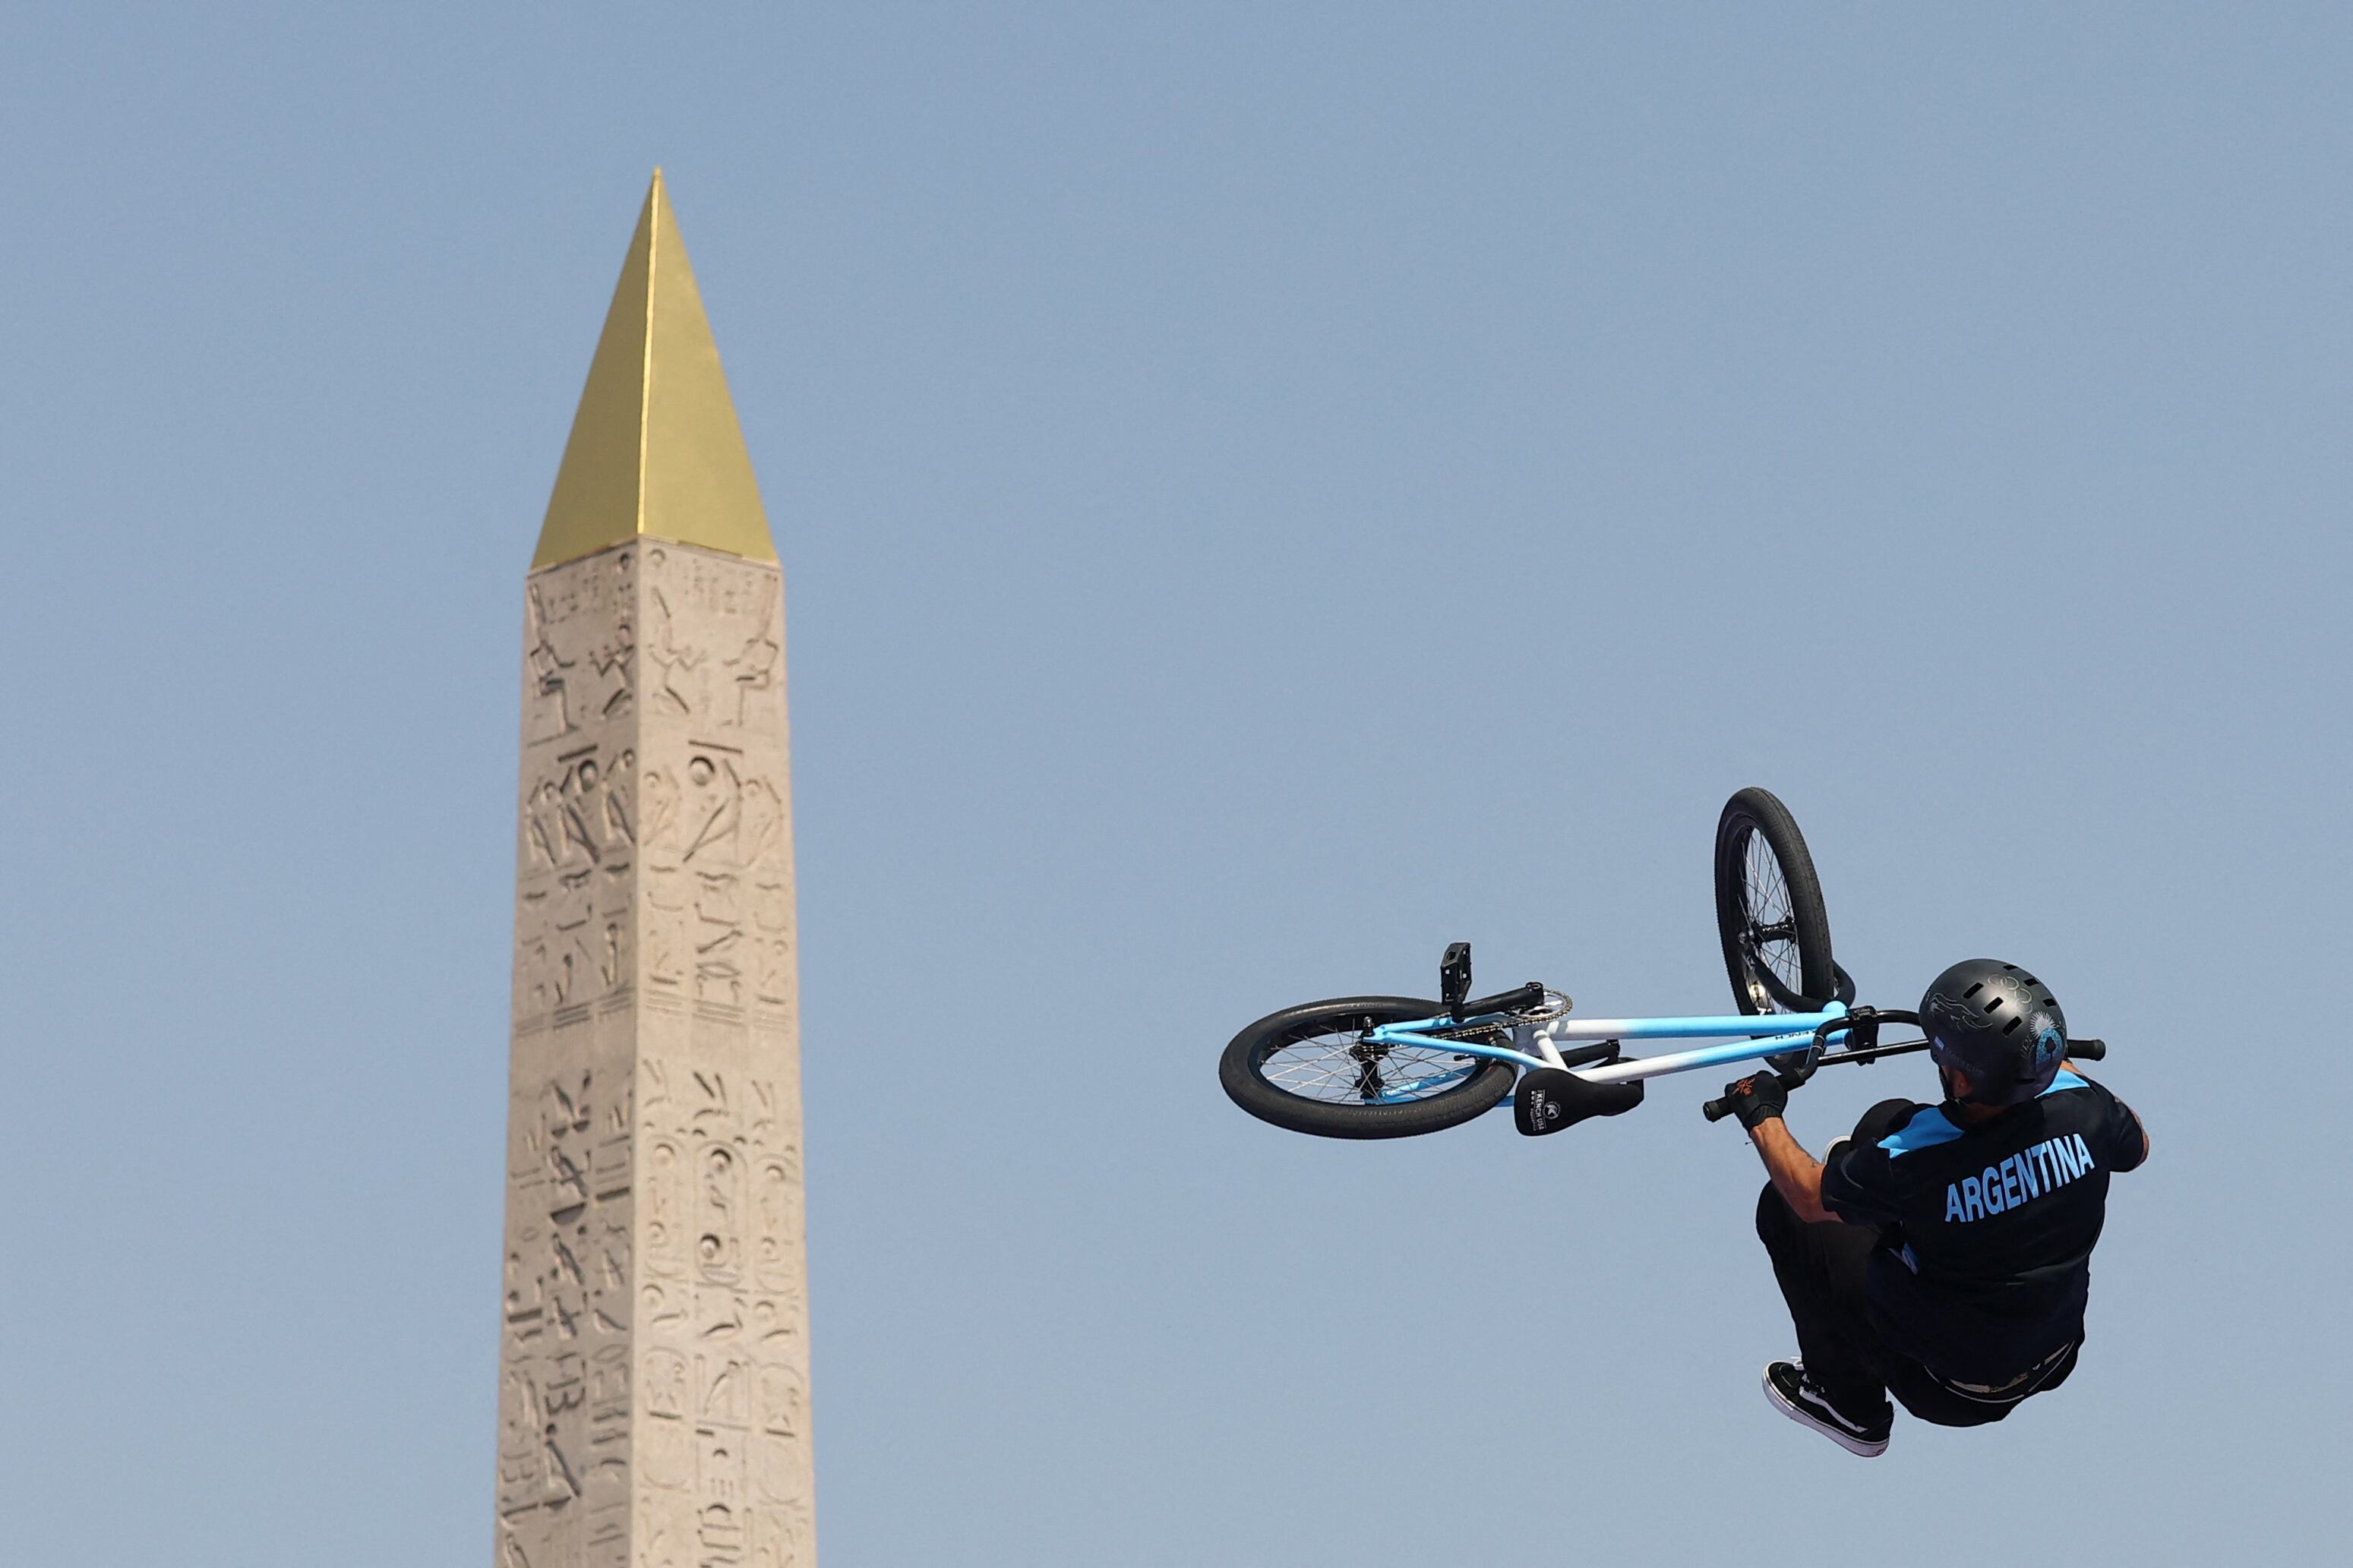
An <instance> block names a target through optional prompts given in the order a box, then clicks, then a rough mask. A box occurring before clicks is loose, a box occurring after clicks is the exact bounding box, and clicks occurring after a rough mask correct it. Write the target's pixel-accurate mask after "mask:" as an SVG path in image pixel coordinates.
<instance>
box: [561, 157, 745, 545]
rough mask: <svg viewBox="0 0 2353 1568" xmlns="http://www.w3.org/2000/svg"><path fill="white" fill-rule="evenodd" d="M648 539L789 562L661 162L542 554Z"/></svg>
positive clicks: (575, 428)
mask: <svg viewBox="0 0 2353 1568" xmlns="http://www.w3.org/2000/svg"><path fill="white" fill-rule="evenodd" d="M640 534H644V535H649V536H651V537H653V538H656V539H669V540H675V541H677V542H680V543H681V544H699V545H702V546H703V547H704V548H706V549H710V550H723V551H725V552H727V553H729V554H730V555H742V556H747V557H749V558H750V559H752V560H754V561H774V560H775V559H776V542H774V541H773V540H772V539H770V538H769V536H768V517H767V513H766V512H765V510H762V508H761V506H760V489H759V486H758V485H757V484H756V483H755V482H754V480H753V478H752V459H751V457H750V455H749V454H747V453H746V452H745V451H744V431H743V427H742V426H739V425H738V424H737V423H736V422H735V402H734V400H733V398H731V397H729V396H728V395H727V377H726V376H725V375H724V374H723V373H722V372H721V371H720V368H719V349H718V346H717V345H716V344H714V343H713V342H712V341H711V322H710V320H709V319H708V318H707V317H705V316H704V315H703V313H702V294H701V292H700V291H698V290H697V289H696V288H695V286H694V270H693V268H691V267H689V266H688V265H687V260H686V245H685V242H684V241H682V240H681V239H680V238H679V237H678V219H677V218H676V217H675V216H672V214H671V212H670V196H669V194H668V193H667V192H666V191H664V190H663V189H662V177H661V171H660V170H659V169H657V170H655V171H654V182H653V186H652V188H651V189H650V190H649V191H647V193H646V205H645V210H644V211H643V212H642V213H640V214H638V232H637V234H636V235H635V236H634V237H632V238H631V239H630V241H629V254H628V259H626V260H624V261H623V262H622V263H621V281H620V284H619V286H618V287H617V288H616V289H614V290H613V305H612V309H611V310H607V312H606V314H605V331H604V335H603V336H602V337H600V338H598V339H597V340H596V358H595V359H594V360H592V361H590V362H589V365H588V384H587V385H586V387H584V388H583V389H582V390H581V393H580V411H579V412H578V413H576V414H575V415H574V416H572V436H571V438H570V439H568V440H566V441H565V444H564V465H563V467H561V468H558V469H557V470H556V474H555V493H554V495H552V496H550V497H549V498H548V501H547V521H545V522H543V523H542V524H541V525H540V530H539V549H538V550H537V552H534V553H533V556H532V558H531V563H532V566H533V569H534V570H536V569H537V568H539V567H542V566H552V565H554V564H555V563H558V562H561V561H576V560H578V559H579V558H580V557H581V556H583V555H587V554H591V553H593V552H596V551H599V550H602V549H604V548H605V547H606V546H607V545H612V544H618V543H620V542H623V541H625V540H628V539H632V538H635V537H637V536H638V535H640Z"/></svg>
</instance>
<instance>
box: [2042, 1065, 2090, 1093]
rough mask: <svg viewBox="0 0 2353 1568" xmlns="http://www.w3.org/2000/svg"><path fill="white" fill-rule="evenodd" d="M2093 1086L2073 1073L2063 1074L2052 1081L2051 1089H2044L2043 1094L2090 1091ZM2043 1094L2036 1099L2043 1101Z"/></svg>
mask: <svg viewBox="0 0 2353 1568" xmlns="http://www.w3.org/2000/svg"><path fill="white" fill-rule="evenodd" d="M2091 1087H2092V1086H2091V1085H2090V1084H2088V1083H2085V1082H2084V1080H2083V1079H2080V1078H2077V1077H2076V1076H2075V1075H2074V1074H2073V1073H2071V1072H2063V1073H2061V1074H2060V1075H2059V1076H2058V1077H2057V1078H2054V1079H2052V1080H2051V1087H2050V1088H2049V1089H2044V1090H2043V1091H2042V1094H2056V1093H2058V1092H2059V1091H2060V1090H2061V1089H2089V1088H2091ZM2042 1094H2038V1095H2036V1096H2035V1097H2034V1098H2035V1099H2037V1100H2041V1099H2042Z"/></svg>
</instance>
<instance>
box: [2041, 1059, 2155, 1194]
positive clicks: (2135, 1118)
mask: <svg viewBox="0 0 2353 1568" xmlns="http://www.w3.org/2000/svg"><path fill="white" fill-rule="evenodd" d="M2059 1070H2060V1071H2061V1072H2071V1073H2073V1074H2074V1075H2075V1076H2076V1077H2077V1078H2080V1079H2084V1082H2085V1083H2090V1082H2091V1081H2092V1080H2091V1079H2090V1078H2088V1077H2086V1076H2085V1074H2084V1069H2083V1068H2080V1067H2077V1066H2076V1065H2075V1062H2074V1059H2073V1058H2068V1059H2067V1060H2065V1061H2063V1062H2061V1063H2060V1064H2059ZM2103 1092H2105V1091H2103ZM2107 1099H2108V1101H2109V1103H2110V1104H2112V1105H2114V1106H2115V1107H2116V1110H2120V1111H2122V1112H2123V1113H2124V1119H2125V1121H2127V1122H2129V1123H2131V1131H2132V1132H2137V1133H2139V1134H2140V1159H2138V1160H2136V1159H2134V1158H2133V1157H2132V1156H2131V1155H2130V1154H2129V1153H2126V1152H2118V1153H2117V1154H2116V1156H2115V1158H2116V1163H2117V1169H2119V1170H2126V1171H2131V1170H2137V1169H2138V1168H2139V1166H2140V1164H2141V1162H2142V1161H2144V1160H2147V1158H2148V1126H2147V1123H2145V1122H2144V1121H2141V1119H2140V1112H2139V1111H2137V1110H2134V1109H2133V1108H2132V1107H2131V1106H2129V1105H2126V1103H2125V1102H2124V1101H2123V1100H2118V1099H2116V1096H2115V1095H2113V1094H2111V1095H2108V1096H2107ZM2131 1147H2132V1142H2131V1133H2129V1132H2128V1133H2126V1139H2125V1148H2126V1150H2129V1149H2130V1148H2131Z"/></svg>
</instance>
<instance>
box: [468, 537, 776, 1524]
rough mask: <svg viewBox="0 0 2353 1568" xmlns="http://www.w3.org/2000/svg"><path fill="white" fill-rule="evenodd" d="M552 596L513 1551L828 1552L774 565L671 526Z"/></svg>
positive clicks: (522, 1175)
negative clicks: (815, 1489)
mask: <svg viewBox="0 0 2353 1568" xmlns="http://www.w3.org/2000/svg"><path fill="white" fill-rule="evenodd" d="M526 601H527V602H526V608H525V616H526V620H525V633H524V656H523V671H522V677H523V766H522V790H521V809H520V813H519V817H518V828H519V841H518V846H517V867H518V884H517V897H516V921H515V938H516V945H515V989H514V1058H513V1076H512V1101H511V1108H510V1124H511V1136H510V1148H511V1159H510V1162H509V1169H508V1205H507V1265H506V1275H507V1279H506V1311H505V1340H504V1346H503V1352H502V1356H501V1392H500V1424H501V1431H500V1443H499V1510H500V1528H499V1552H500V1556H499V1562H500V1563H501V1568H559V1565H560V1568H788V1565H790V1568H807V1564H809V1563H812V1562H813V1561H814V1555H813V1554H814V1547H813V1537H812V1533H811V1531H812V1525H811V1517H810V1489H809V1482H810V1476H811V1464H810V1449H809V1437H808V1405H807V1388H808V1345H807V1296H806V1273H805V1266H804V1262H803V1258H804V1254H803V1247H802V1236H801V1215H802V1197H801V1163H800V1101H799V1056H798V1026H797V1005H796V1004H797V985H796V979H795V971H796V965H795V953H794V945H793V873H792V825H791V815H790V811H791V808H790V794H789V789H788V785H787V779H788V776H789V754H788V748H787V740H786V723H785V689H784V667H783V654H784V648H783V641H782V629H783V628H782V615H781V593H780V584H779V580H778V577H777V574H776V568H775V567H773V566H770V565H765V564H764V563H754V562H748V561H743V560H739V559H736V558H734V557H731V556H724V555H719V554H715V553H713V552H706V551H701V550H697V549H693V548H691V547H686V546H675V545H665V544H657V543H654V542H639V543H636V544H632V545H628V546H620V547H616V548H614V549H611V550H607V551H605V552H600V553H598V554H596V555H592V556H588V557H586V558H584V559H582V560H579V561H575V562H571V563H565V564H562V565H558V566H552V567H549V568H546V569H544V570H543V571H541V572H539V573H536V574H533V577H532V579H531V581H530V584H529V591H528V593H527V595H526ZM637 626H645V627H647V628H648V635H647V638H646V643H645V647H644V653H645V656H646V659H645V665H644V680H645V683H646V685H645V689H643V690H640V689H638V687H637V686H636V685H635V684H634V683H635V681H636V680H637V679H638V668H639V667H638V662H637V654H638V644H637V641H636V637H635V633H634V628H635V627H637Z"/></svg>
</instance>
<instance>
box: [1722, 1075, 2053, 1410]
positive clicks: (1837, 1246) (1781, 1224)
mask: <svg viewBox="0 0 2353 1568" xmlns="http://www.w3.org/2000/svg"><path fill="white" fill-rule="evenodd" d="M1911 1105H1912V1102H1911V1101H1910V1100H1882V1101H1881V1102H1880V1103H1879V1104H1877V1105H1874V1106H1873V1107H1872V1108H1871V1109H1870V1110H1866V1111H1864V1112H1863V1114H1862V1121H1858V1122H1857V1123H1855V1129H1854V1137H1855V1139H1856V1141H1857V1142H1862V1141H1864V1140H1869V1141H1871V1142H1877V1141H1879V1140H1880V1139H1882V1138H1884V1137H1886V1136H1887V1134H1888V1133H1889V1132H1890V1131H1892V1130H1893V1129H1894V1123H1895V1119H1896V1118H1897V1117H1899V1116H1901V1115H1902V1114H1903V1113H1904V1112H1905V1111H1906V1110H1910V1109H1911ZM1757 1238H1758V1239H1759V1240H1761V1241H1763V1242H1764V1243H1765V1250H1766V1252H1767V1254H1769V1255H1770V1256H1771V1258H1772V1259H1773V1276H1774V1278H1775V1279H1778V1280H1779V1281H1780V1283H1781V1298H1782V1300H1785V1301H1787V1302H1788V1304H1789V1321H1791V1322H1793V1323H1795V1324H1796V1325H1797V1329H1798V1353H1799V1355H1801V1356H1803V1357H1804V1358H1805V1361H1806V1372H1807V1374H1808V1375H1809V1376H1810V1377H1811V1378H1812V1379H1813V1381H1814V1384H1815V1385H1816V1386H1817V1387H1819V1388H1820V1390H1821V1391H1822V1393H1823V1394H1824V1395H1825V1396H1826V1397H1827V1398H1828V1399H1829V1400H1830V1402H1831V1404H1832V1405H1835V1406H1837V1408H1838V1411H1839V1413H1840V1414H1841V1415H1844V1416H1846V1417H1848V1418H1849V1419H1850V1420H1854V1421H1861V1422H1864V1423H1869V1422H1873V1421H1875V1420H1877V1419H1878V1418H1879V1417H1880V1415H1882V1414H1883V1412H1884V1411H1885V1410H1886V1408H1887V1396H1888V1395H1889V1394H1894V1396H1895V1397H1896V1398H1897V1399H1899V1400H1901V1401H1903V1404H1904V1408H1905V1409H1906V1410H1909V1411H1910V1412H1911V1413H1912V1414H1913V1415H1916V1416H1918V1417H1919V1418H1920V1419H1921V1420H1923V1421H1930V1422H1934V1423H1935V1424H1936V1425H1937V1426H1984V1425H1985V1424H1986V1423H1987V1422H1989V1421H1999V1420H2000V1419H2001V1418H2002V1417H2003V1416H2005V1415H2009V1414H2010V1412H2011V1411H2012V1410H2015V1409H2017V1408H2018V1406H2019V1405H2021V1403H2023V1402H2024V1401H2025V1400H2026V1399H2027V1398H2028V1397H2029V1396H2030V1395H2031V1394H2039V1393H2041V1392H2042V1391H2043V1390H2045V1389H2050V1388H2056V1387H2058V1386H2059V1384H2062V1383H2064V1382H2066V1381H2067V1374H2068V1373H2072V1372H2073V1371H2074V1370H2075V1356H2074V1348H2073V1346H2072V1345H2071V1346H2069V1347H2068V1349H2067V1351H2066V1352H2065V1353H2064V1354H2063V1355H2062V1356H2061V1357H2059V1358H2058V1360H2057V1362H2056V1363H2055V1364H2054V1365H2053V1366H2052V1369H2051V1370H2050V1371H2049V1372H2048V1373H2046V1374H2045V1375H2043V1376H2042V1377H2041V1378H2039V1379H2031V1380H2030V1381H2029V1384H2028V1385H2027V1391H2026V1393H2024V1394H2019V1395H2018V1396H2017V1397H2015V1398H2000V1397H1996V1398H1986V1397H1979V1396H1975V1395H1971V1394H1966V1393H1963V1392H1961V1391H1960V1390H1957V1389H1955V1388H1953V1387H1951V1386H1949V1385H1948V1384H1946V1383H1944V1382H1943V1381H1942V1380H1940V1379H1938V1378H1937V1377H1936V1376H1935V1375H1933V1374H1932V1373H1930V1372H1929V1371H1928V1369H1927V1368H1926V1367H1924V1366H1922V1365H1921V1364H1920V1363H1918V1362H1916V1361H1914V1360H1912V1359H1911V1358H1910V1357H1908V1356H1905V1355H1901V1354H1899V1353H1897V1352H1895V1351H1894V1350H1893V1349H1891V1348H1890V1347H1889V1346H1888V1344H1887V1342H1886V1341H1885V1340H1884V1339H1883V1337H1882V1336H1881V1334H1880V1332H1879V1331H1878V1330H1877V1329H1876V1328H1874V1327H1873V1324H1872V1321H1871V1316H1870V1313H1869V1311H1868V1310H1867V1309H1866V1307H1865V1304H1864V1300H1863V1289H1862V1276H1863V1268H1864V1266H1865V1265H1866V1264H1867V1263H1868V1261H1869V1260H1870V1258H1871V1254H1872V1251H1873V1249H1874V1248H1875V1247H1878V1245H1879V1231H1878V1229H1877V1227H1875V1226H1865V1225H1846V1224H1843V1223H1841V1221H1838V1220H1829V1221H1825V1222H1823V1223H1822V1224H1820V1225H1808V1224H1807V1223H1806V1222H1805V1221H1803V1220H1801V1219H1799V1217H1798V1215H1797V1213H1796V1211H1794V1210H1793V1209H1791V1208H1790V1207H1789V1205H1788V1202H1787V1200H1785V1199H1784V1198H1783V1197H1782V1196H1781V1194H1779V1193H1778V1192H1776V1191H1775V1190H1774V1188H1773V1184H1772V1183H1770V1182H1767V1183H1766V1184H1765V1191H1764V1193H1763V1194H1762V1195H1761V1196H1759V1197H1758V1198H1757Z"/></svg>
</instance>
